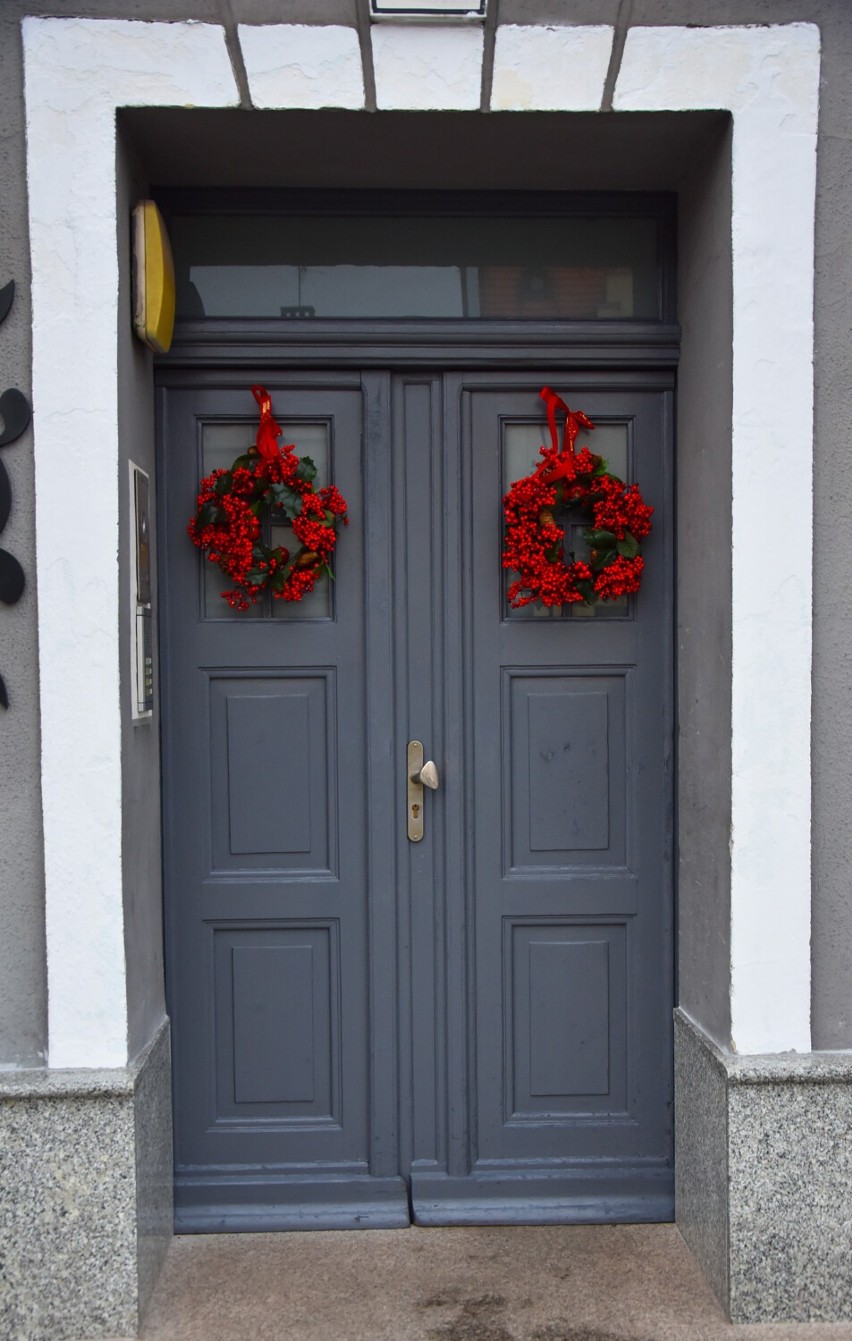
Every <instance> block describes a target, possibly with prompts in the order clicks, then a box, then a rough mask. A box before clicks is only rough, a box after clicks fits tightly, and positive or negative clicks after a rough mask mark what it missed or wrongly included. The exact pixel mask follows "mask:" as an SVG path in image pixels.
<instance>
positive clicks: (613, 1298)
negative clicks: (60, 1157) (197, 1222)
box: [141, 1225, 852, 1341]
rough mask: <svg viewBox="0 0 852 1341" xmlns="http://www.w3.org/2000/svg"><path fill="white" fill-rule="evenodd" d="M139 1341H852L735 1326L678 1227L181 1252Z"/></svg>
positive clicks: (293, 1237) (849, 1333)
mask: <svg viewBox="0 0 852 1341" xmlns="http://www.w3.org/2000/svg"><path fill="white" fill-rule="evenodd" d="M141 1336H142V1339H143V1341H337V1338H340V1339H341V1341H717V1339H718V1338H728V1341H734V1339H736V1338H741V1341H747V1339H750V1341H758V1338H766V1341H770V1338H771V1341H852V1323H834V1324H831V1323H824V1322H823V1323H819V1322H813V1323H798V1324H787V1323H775V1324H761V1325H750V1326H740V1327H734V1326H732V1325H731V1324H730V1323H728V1322H727V1321H726V1320H725V1318H724V1316H723V1314H722V1311H721V1309H720V1308H719V1305H718V1304H717V1302H716V1300H715V1298H714V1296H713V1293H712V1291H711V1289H710V1287H709V1285H708V1284H707V1283H706V1281H705V1279H704V1277H703V1276H702V1274H701V1272H700V1270H699V1268H698V1266H697V1264H696V1263H695V1260H694V1259H693V1257H692V1256H691V1254H690V1252H689V1250H688V1248H687V1247H686V1245H685V1244H684V1242H683V1240H682V1238H681V1237H680V1234H679V1233H678V1231H677V1229H676V1228H675V1227H674V1226H673V1225H615V1226H609V1225H606V1226H604V1225H575V1226H542V1227H529V1228H517V1227H508V1226H506V1227H503V1226H493V1227H491V1226H489V1227H484V1228H453V1229H419V1228H411V1229H391V1230H365V1231H351V1230H350V1231H347V1232H334V1231H323V1232H316V1233H305V1234H298V1233H297V1234H292V1233H282V1234H221V1235H199V1236H191V1237H190V1236H184V1237H180V1238H176V1239H174V1241H173V1243H172V1245H171V1248H170V1249H169V1254H168V1257H167V1260H166V1265H165V1268H164V1270H163V1273H162V1276H161V1278H160V1281H159V1283H158V1285H157V1288H156V1290H155V1293H154V1297H153V1299H152V1302H151V1306H150V1308H149V1310H148V1315H147V1318H146V1320H145V1323H144V1326H143V1328H142V1333H141Z"/></svg>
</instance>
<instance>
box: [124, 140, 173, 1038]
mask: <svg viewBox="0 0 852 1341" xmlns="http://www.w3.org/2000/svg"><path fill="white" fill-rule="evenodd" d="M117 162H118V211H117V222H118V256H119V311H121V312H124V313H129V312H130V310H131V282H130V216H131V210H132V207H133V205H134V204H135V203H136V201H137V200H140V199H144V197H145V195H146V193H147V181H146V179H145V175H144V172H143V170H142V167H141V165H140V164H139V163H138V162H137V161H136V159H135V156H134V155H133V154H132V152H131V151H129V150H128V149H127V147H126V146H125V145H124V144H122V143H121V141H119V146H118V158H117ZM118 368H119V373H118V376H119V384H120V386H121V388H122V395H121V397H120V400H119V406H118V421H119V434H118V438H119V454H118V501H119V547H118V560H119V587H118V596H119V623H120V626H121V629H122V630H123V633H124V636H123V637H122V638H121V641H120V643H119V658H120V667H121V675H120V680H121V691H120V692H121V708H122V712H121V731H122V739H121V785H122V834H121V871H122V886H123V893H124V955H125V964H126V975H127V1053H128V1057H130V1058H133V1057H135V1056H136V1054H137V1053H138V1052H139V1051H140V1050H141V1049H142V1048H144V1047H145V1045H146V1043H147V1042H148V1040H149V1039H150V1038H151V1037H152V1035H153V1033H154V1031H155V1029H156V1028H157V1027H158V1025H159V1024H160V1022H161V1021H162V1019H163V1016H164V1014H165V1008H166V1007H165V993H164V984H163V918H162V906H163V891H162V858H161V852H160V722H159V710H160V704H159V692H158V686H157V684H156V681H155V692H154V713H153V716H152V717H151V718H149V719H148V720H141V721H140V720H137V721H134V720H133V717H132V715H131V700H132V696H133V693H134V690H135V678H136V677H135V669H134V667H133V666H132V665H131V643H130V637H129V635H128V633H127V630H129V629H130V628H131V626H132V625H131V620H132V619H133V618H134V617H135V593H134V592H132V591H131V584H130V555H131V550H132V546H133V545H134V544H135V520H134V518H135V514H134V507H133V502H132V499H131V483H130V462H131V461H132V462H133V463H134V464H135V465H137V466H141V467H142V469H143V470H145V471H147V473H148V477H149V481H150V490H151V493H150V498H151V502H152V507H151V563H152V570H151V575H152V592H153V593H154V594H156V591H157V585H156V578H157V529H156V528H157V516H156V512H157V510H156V506H154V505H153V504H154V500H155V498H156V493H155V490H156V486H157V479H156V473H155V462H154V400H153V396H152V395H151V375H152V371H151V370H152V355H151V354H150V353H149V352H148V351H147V350H146V349H145V348H144V346H143V345H141V344H140V342H139V341H138V340H136V339H135V338H134V336H133V335H132V333H131V330H130V322H129V321H122V322H121V323H120V324H119V333H118ZM152 622H153V626H154V664H155V665H156V664H157V660H156V658H157V641H156V630H157V611H156V605H155V606H154V609H153V611H152Z"/></svg>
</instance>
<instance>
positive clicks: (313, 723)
mask: <svg viewBox="0 0 852 1341" xmlns="http://www.w3.org/2000/svg"><path fill="white" fill-rule="evenodd" d="M333 690H334V680H333V672H332V671H325V672H323V673H318V674H315V675H289V676H287V675H285V676H279V675H268V676H258V677H248V676H246V677H244V678H243V677H233V678H231V677H227V678H226V677H221V678H220V677H214V678H213V680H212V681H211V687H210V718H211V720H210V741H211V779H210V788H211V816H212V824H211V828H212V844H213V868H214V869H215V870H228V871H233V870H240V869H243V870H245V869H260V870H284V871H294V872H295V871H298V872H328V871H329V870H330V869H331V849H332V840H333V835H334V832H335V824H336V819H335V806H334V803H333V801H334V798H333V780H334V777H335V773H336V764H335V755H336V741H335V733H334V729H333V722H334V715H333Z"/></svg>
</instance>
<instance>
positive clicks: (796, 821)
mask: <svg viewBox="0 0 852 1341" xmlns="http://www.w3.org/2000/svg"><path fill="white" fill-rule="evenodd" d="M23 34H24V51H25V72H26V107H27V162H28V182H29V207H30V240H31V251H32V268H33V310H34V321H33V401H34V430H35V464H36V490H37V498H36V524H37V543H38V559H37V577H38V595H39V640H40V683H41V709H42V724H41V726H42V786H43V795H44V811H45V815H44V821H45V823H44V832H45V875H46V900H47V941H48V972H49V989H50V1062H51V1065H52V1066H63V1067H73V1066H79V1067H95V1066H120V1065H123V1064H124V1063H125V1062H126V1060H127V1057H126V1033H127V1024H126V1001H125V983H124V948H123V937H122V898H121V803H122V798H121V771H120V763H121V759H120V741H121V731H120V725H121V723H120V715H119V714H120V708H121V705H120V702H119V671H118V653H119V626H118V565H117V545H118V489H119V479H118V468H117V466H118V429H117V397H118V388H117V351H116V330H117V328H118V322H119V320H120V319H121V320H124V319H127V315H126V314H120V313H119V312H118V308H117V292H118V283H117V281H118V261H117V227H118V221H117V219H116V212H115V198H116V182H115V151H116V145H115V108H116V107H117V106H120V105H126V104H130V105H137V106H139V105H150V106H158V105H162V106H174V105H198V106H202V105H203V106H227V105H236V103H237V101H238V99H237V90H236V87H235V84H234V81H233V77H232V74H231V70H230V66H229V63H228V60H227V55H226V50H225V45H224V37H223V34H222V31H221V30H220V29H218V28H215V27H211V26H208V25H202V24H187V23H178V24H159V23H137V22H130V21H121V20H98V19H85V20H84V19H34V18H29V19H25V20H24V24H23ZM372 41H373V44H374V52H375V56H376V74H377V86H378V90H379V106H380V107H398V108H436V109H439V108H460V109H461V108H474V107H476V106H478V103H479V82H480V70H481V55H482V34H481V30H479V29H477V30H469V29H468V30H465V29H443V28H431V29H427V28H420V27H411V28H402V27H395V26H394V25H388V26H387V27H381V28H376V29H374V30H373V34H372ZM818 67H819V51H818V37H817V32H816V30H815V29H814V28H813V27H810V26H808V25H788V26H784V27H776V28H756V29H748V28H735V29H711V28H701V29H684V28H663V29H633V30H632V31H631V32H630V33H629V35H628V39H627V43H626V47H625V53H624V62H623V65H622V70H621V73H620V76H619V80H618V84H617V87H616V93H615V106H616V108H617V109H618V110H620V111H625V112H626V111H629V110H660V111H663V110H684V109H690V108H706V107H712V108H718V107H722V108H729V109H730V110H731V111H732V112H733V114H734V149H733V154H734V169H733V170H734V180H733V200H734V209H733V253H734V332H733V339H734V351H733V352H734V422H733V442H734V465H733V488H734V518H733V522H734V551H733V566H734V582H733V637H734V671H733V674H734V684H733V692H734V703H733V725H732V730H733V759H734V765H733V766H734V775H733V813H734V834H733V849H732V903H733V908H732V935H733V974H734V988H733V990H734V1001H733V1008H734V1037H735V1040H736V1043H737V1045H738V1047H739V1049H740V1051H741V1052H772V1051H778V1050H785V1049H788V1048H807V1047H808V1046H809V1030H808V1003H809V990H808V987H809V969H810V965H809V945H808V941H809V909H810V823H809V819H810V769H809V757H810V756H809V752H810V734H809V726H810V712H809V706H810V643H811V625H810V595H811V567H810V562H811V556H810V533H809V527H810V509H809V505H808V489H809V483H808V481H809V471H808V463H809V461H810V459H811V439H812V414H811V405H812V376H813V370H812V344H813V338H812V283H813V278H812V276H813V211H814V173H815V149H816V142H815V131H816V107H817V81H818ZM270 96H272V95H271V94H270ZM288 105H289V104H288ZM779 277H783V281H780V280H779ZM779 535H781V536H782V537H788V538H790V540H789V543H786V544H783V545H780V546H779V545H778V544H777V537H778V536H779ZM764 547H765V548H766V549H769V550H770V551H771V554H770V558H769V561H767V558H766V553H765V548H764Z"/></svg>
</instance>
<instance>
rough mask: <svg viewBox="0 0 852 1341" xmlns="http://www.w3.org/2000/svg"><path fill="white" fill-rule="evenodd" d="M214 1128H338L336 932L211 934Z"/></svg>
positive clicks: (294, 928)
mask: <svg viewBox="0 0 852 1341" xmlns="http://www.w3.org/2000/svg"><path fill="white" fill-rule="evenodd" d="M213 939H214V944H213V962H214V970H213V972H214V1001H215V1020H216V1033H217V1036H218V1042H219V1046H218V1048H217V1051H216V1056H217V1059H218V1062H217V1066H218V1071H217V1083H216V1094H217V1105H216V1119H217V1121H219V1122H225V1123H227V1122H229V1121H234V1120H239V1121H251V1120H254V1119H258V1120H262V1121H264V1122H268V1121H270V1120H278V1121H281V1122H291V1121H298V1122H299V1124H300V1125H304V1124H306V1123H307V1124H308V1125H313V1124H320V1125H323V1126H327V1125H328V1123H329V1122H335V1121H337V1120H338V1113H337V1110H338V1108H339V1100H338V1092H339V1070H340V1018H339V1016H340V1003H339V997H338V991H337V982H338V977H339V966H338V962H337V961H338V938H337V924H336V922H332V923H329V924H322V925H301V924H299V925H296V924H292V925H282V924H278V925H271V926H266V927H228V926H220V927H217V928H216V929H215V930H214V938H213Z"/></svg>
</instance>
